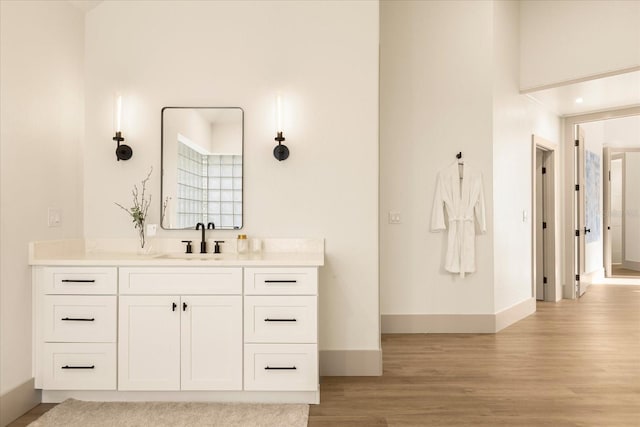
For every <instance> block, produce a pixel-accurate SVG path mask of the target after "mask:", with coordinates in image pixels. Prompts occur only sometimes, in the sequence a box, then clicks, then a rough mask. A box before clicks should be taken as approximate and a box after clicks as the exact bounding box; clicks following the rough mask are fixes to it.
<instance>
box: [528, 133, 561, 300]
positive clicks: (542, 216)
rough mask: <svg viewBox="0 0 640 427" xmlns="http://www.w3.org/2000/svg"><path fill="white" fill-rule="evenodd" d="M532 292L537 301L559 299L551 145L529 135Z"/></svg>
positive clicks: (553, 155) (553, 156)
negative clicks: (531, 139)
mask: <svg viewBox="0 0 640 427" xmlns="http://www.w3.org/2000/svg"><path fill="white" fill-rule="evenodd" d="M532 170H533V176H532V180H531V182H532V184H533V191H532V195H533V200H532V205H533V206H532V210H531V211H532V212H533V221H532V235H533V238H532V245H533V250H532V251H531V253H532V258H533V259H532V276H533V280H532V283H533V289H532V294H533V296H534V297H535V298H536V300H538V301H557V300H558V299H560V293H559V292H558V288H557V284H558V280H557V278H556V268H555V266H556V262H555V257H556V252H555V246H556V245H555V241H556V239H555V235H556V209H555V175H556V173H555V148H554V145H553V144H552V143H550V142H549V141H546V140H544V139H542V138H540V137H538V136H536V135H533V168H532Z"/></svg>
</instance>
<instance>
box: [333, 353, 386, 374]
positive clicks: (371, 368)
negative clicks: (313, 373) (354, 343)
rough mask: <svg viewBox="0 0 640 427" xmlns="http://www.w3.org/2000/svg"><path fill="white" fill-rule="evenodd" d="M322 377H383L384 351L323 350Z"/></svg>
mask: <svg viewBox="0 0 640 427" xmlns="http://www.w3.org/2000/svg"><path fill="white" fill-rule="evenodd" d="M320 375H321V376H336V377H375V376H380V375H382V349H379V350H321V351H320Z"/></svg>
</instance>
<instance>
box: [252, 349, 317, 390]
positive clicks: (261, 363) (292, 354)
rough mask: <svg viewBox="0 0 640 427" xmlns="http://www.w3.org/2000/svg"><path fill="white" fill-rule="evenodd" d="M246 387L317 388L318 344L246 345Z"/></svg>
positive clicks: (268, 388)
mask: <svg viewBox="0 0 640 427" xmlns="http://www.w3.org/2000/svg"><path fill="white" fill-rule="evenodd" d="M244 389H245V390H265V391H266V390H279V391H284V390H290V391H315V390H317V389H318V347H317V345H315V344H245V346H244Z"/></svg>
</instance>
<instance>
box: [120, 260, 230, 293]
mask: <svg viewBox="0 0 640 427" xmlns="http://www.w3.org/2000/svg"><path fill="white" fill-rule="evenodd" d="M119 279H120V294H121V295H124V294H134V295H135V294H150V295H181V294H182V295H184V294H188V295H207V294H209V295H231V294H237V295H239V294H241V293H242V268H225V267H184V268H183V267H177V268H176V267H136V268H120V273H119Z"/></svg>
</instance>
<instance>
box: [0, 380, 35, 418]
mask: <svg viewBox="0 0 640 427" xmlns="http://www.w3.org/2000/svg"><path fill="white" fill-rule="evenodd" d="M41 401H42V393H41V392H40V390H36V389H35V388H34V380H33V378H31V379H30V380H29V381H27V382H25V383H23V384H20V385H19V386H18V387H16V388H14V389H13V390H9V391H8V392H6V393H5V394H3V395H1V396H0V426H1V427H5V426H6V425H8V424H9V423H10V422H12V421H14V420H15V419H16V418H18V417H20V416H22V415H24V414H25V413H27V412H28V411H29V410H30V409H32V408H34V407H35V406H37V405H38V404H39V403H40V402H41Z"/></svg>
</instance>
